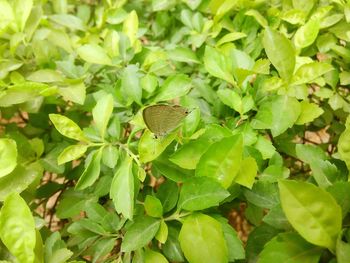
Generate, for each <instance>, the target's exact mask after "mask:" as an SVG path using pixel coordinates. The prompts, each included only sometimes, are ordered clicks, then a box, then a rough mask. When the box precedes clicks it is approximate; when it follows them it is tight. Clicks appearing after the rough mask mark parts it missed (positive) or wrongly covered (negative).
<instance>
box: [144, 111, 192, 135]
mask: <svg viewBox="0 0 350 263" xmlns="http://www.w3.org/2000/svg"><path fill="white" fill-rule="evenodd" d="M186 115H187V113H186V109H185V108H182V107H180V106H169V105H153V106H149V107H147V108H145V109H144V110H143V119H144V121H145V124H146V126H147V128H148V129H149V130H150V131H151V132H153V133H154V134H155V135H163V134H166V133H168V132H170V131H172V130H174V129H175V128H176V127H177V126H178V125H179V123H180V122H181V120H182V119H183V118H185V117H186Z"/></svg>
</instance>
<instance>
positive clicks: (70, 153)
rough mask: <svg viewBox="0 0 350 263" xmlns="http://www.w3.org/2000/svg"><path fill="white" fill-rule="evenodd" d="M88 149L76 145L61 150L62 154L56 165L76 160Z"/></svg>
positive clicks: (81, 145)
mask: <svg viewBox="0 0 350 263" xmlns="http://www.w3.org/2000/svg"><path fill="white" fill-rule="evenodd" d="M87 149H88V145H83V144H76V145H70V146H68V147H67V148H65V149H64V150H63V152H62V153H61V154H60V155H59V156H58V157H57V163H58V165H61V164H64V163H67V162H70V161H73V160H77V159H79V158H80V157H81V156H83V155H84V153H85V152H86V150H87Z"/></svg>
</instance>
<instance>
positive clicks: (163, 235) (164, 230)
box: [156, 220, 168, 244]
mask: <svg viewBox="0 0 350 263" xmlns="http://www.w3.org/2000/svg"><path fill="white" fill-rule="evenodd" d="M167 238H168V225H167V224H166V223H165V221H164V220H162V221H161V222H160V227H159V230H158V232H157V234H156V239H157V240H158V241H159V242H160V243H162V244H164V243H165V242H166V240H167Z"/></svg>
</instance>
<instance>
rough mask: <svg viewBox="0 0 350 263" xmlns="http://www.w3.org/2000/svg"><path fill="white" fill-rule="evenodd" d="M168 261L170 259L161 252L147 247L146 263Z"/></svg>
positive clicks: (166, 262)
mask: <svg viewBox="0 0 350 263" xmlns="http://www.w3.org/2000/svg"><path fill="white" fill-rule="evenodd" d="M154 262H157V263H168V260H167V259H166V258H165V257H164V256H163V255H162V254H160V253H158V252H155V251H153V250H150V249H146V252H145V263H154Z"/></svg>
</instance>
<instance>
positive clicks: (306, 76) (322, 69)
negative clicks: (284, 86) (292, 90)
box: [291, 62, 333, 85]
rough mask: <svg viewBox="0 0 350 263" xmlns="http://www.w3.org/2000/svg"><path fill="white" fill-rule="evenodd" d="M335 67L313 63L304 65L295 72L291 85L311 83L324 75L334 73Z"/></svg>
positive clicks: (323, 63)
mask: <svg viewBox="0 0 350 263" xmlns="http://www.w3.org/2000/svg"><path fill="white" fill-rule="evenodd" d="M332 70H333V66H332V65H330V64H328V63H325V62H312V63H308V64H304V65H302V66H301V67H299V68H298V70H297V71H296V72H295V74H294V76H293V78H292V80H291V84H292V85H300V84H304V83H311V82H312V81H314V80H316V79H317V78H318V77H320V76H322V75H323V74H325V73H327V72H329V71H332Z"/></svg>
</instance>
